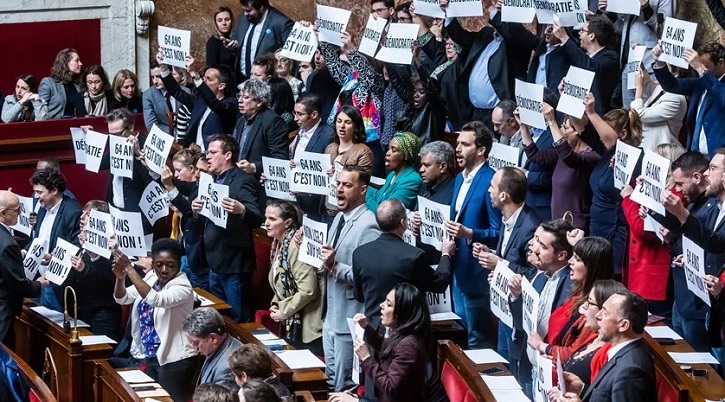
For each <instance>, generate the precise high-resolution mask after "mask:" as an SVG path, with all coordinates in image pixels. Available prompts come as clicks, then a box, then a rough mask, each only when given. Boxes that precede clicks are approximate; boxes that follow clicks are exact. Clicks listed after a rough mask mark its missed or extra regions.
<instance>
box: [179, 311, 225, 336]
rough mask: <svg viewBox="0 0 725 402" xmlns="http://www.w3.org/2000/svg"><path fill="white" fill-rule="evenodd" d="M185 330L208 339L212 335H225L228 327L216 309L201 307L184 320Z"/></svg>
mask: <svg viewBox="0 0 725 402" xmlns="http://www.w3.org/2000/svg"><path fill="white" fill-rule="evenodd" d="M183 330H184V332H187V333H189V334H190V335H193V336H196V337H199V338H206V337H208V336H209V335H211V334H218V335H222V334H225V333H226V326H225V325H224V317H222V315H221V314H219V312H218V311H217V310H216V309H215V308H212V307H199V308H197V309H196V310H194V311H192V312H191V314H189V316H188V317H186V319H184V326H183Z"/></svg>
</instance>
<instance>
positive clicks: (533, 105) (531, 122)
mask: <svg viewBox="0 0 725 402" xmlns="http://www.w3.org/2000/svg"><path fill="white" fill-rule="evenodd" d="M515 93H516V106H518V107H519V116H520V117H521V123H522V124H526V125H527V126H531V127H536V128H540V129H542V130H546V122H545V121H544V114H543V113H542V112H541V104H542V103H543V102H544V86H543V85H538V84H530V83H528V82H525V81H521V80H519V79H517V80H516V89H515Z"/></svg>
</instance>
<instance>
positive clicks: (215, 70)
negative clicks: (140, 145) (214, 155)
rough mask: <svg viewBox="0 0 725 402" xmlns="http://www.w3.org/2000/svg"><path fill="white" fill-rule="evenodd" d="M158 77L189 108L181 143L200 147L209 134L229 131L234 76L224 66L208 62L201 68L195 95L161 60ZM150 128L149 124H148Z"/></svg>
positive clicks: (234, 105)
mask: <svg viewBox="0 0 725 402" xmlns="http://www.w3.org/2000/svg"><path fill="white" fill-rule="evenodd" d="M157 61H158V62H159V64H160V65H161V81H162V82H163V84H164V87H165V88H166V90H167V91H169V93H170V94H171V96H172V97H173V98H174V99H176V100H177V101H178V102H179V103H181V104H182V105H184V106H186V107H187V108H188V109H189V110H190V111H191V119H190V120H189V127H188V128H187V130H186V135H185V136H184V139H183V141H182V142H181V145H183V146H185V147H188V146H189V145H191V144H193V143H196V144H198V145H199V146H200V147H201V148H202V149H203V150H206V149H207V148H208V147H209V138H211V137H212V136H213V135H216V134H231V132H232V130H233V129H234V123H235V122H236V120H237V110H238V109H237V100H236V98H235V97H234V79H233V77H232V71H231V70H230V69H229V67H227V66H211V67H209V68H207V69H206V71H205V72H204V82H203V83H201V84H200V85H198V86H197V87H196V90H197V92H198V95H197V96H194V95H192V94H190V93H187V92H185V91H184V90H183V89H182V88H181V86H180V85H179V83H177V82H176V79H174V76H173V75H172V74H171V71H170V70H169V67H168V66H167V65H165V64H162V63H163V60H159V57H158V56H157ZM149 129H150V127H149Z"/></svg>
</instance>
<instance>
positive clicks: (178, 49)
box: [157, 26, 191, 68]
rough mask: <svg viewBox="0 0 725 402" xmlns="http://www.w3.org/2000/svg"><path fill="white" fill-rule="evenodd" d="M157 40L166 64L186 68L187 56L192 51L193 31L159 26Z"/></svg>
mask: <svg viewBox="0 0 725 402" xmlns="http://www.w3.org/2000/svg"><path fill="white" fill-rule="evenodd" d="M157 39H158V44H159V52H161V54H162V55H163V58H164V63H166V64H170V65H172V66H175V67H181V68H186V56H187V55H189V53H190V49H191V31H184V30H181V29H174V28H169V27H164V26H159V33H158V36H157Z"/></svg>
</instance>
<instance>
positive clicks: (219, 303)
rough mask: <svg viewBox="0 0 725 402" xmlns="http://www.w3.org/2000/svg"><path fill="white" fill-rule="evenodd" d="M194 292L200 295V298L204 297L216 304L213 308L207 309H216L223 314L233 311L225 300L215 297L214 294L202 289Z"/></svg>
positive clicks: (195, 289)
mask: <svg viewBox="0 0 725 402" xmlns="http://www.w3.org/2000/svg"><path fill="white" fill-rule="evenodd" d="M194 292H196V293H197V294H199V296H203V297H205V298H207V299H209V300H211V301H212V302H214V304H212V305H211V306H206V307H214V308H215V309H217V310H218V311H219V312H220V313H222V314H225V313H228V312H229V311H231V310H232V306H230V305H228V304H227V303H226V302H225V301H224V300H222V299H220V298H218V297H216V296H214V295H213V294H211V293H209V292H207V291H206V290H204V289H202V288H194Z"/></svg>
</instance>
